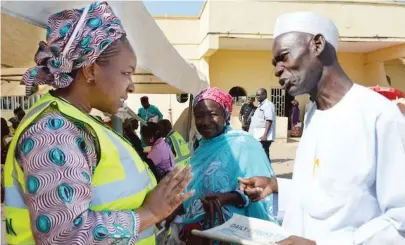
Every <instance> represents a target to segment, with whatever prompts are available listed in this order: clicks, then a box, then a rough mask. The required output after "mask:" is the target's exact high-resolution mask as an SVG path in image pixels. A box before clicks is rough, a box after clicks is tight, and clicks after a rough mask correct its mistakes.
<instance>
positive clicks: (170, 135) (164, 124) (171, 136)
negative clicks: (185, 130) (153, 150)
mask: <svg viewBox="0 0 405 245" xmlns="http://www.w3.org/2000/svg"><path fill="white" fill-rule="evenodd" d="M158 125H159V127H160V130H161V132H162V135H163V136H164V137H166V143H167V144H168V145H169V146H170V148H171V149H172V152H173V155H174V163H175V164H176V166H183V167H185V166H187V165H189V164H190V159H191V151H190V148H189V146H188V143H187V142H186V141H185V140H184V138H183V136H181V134H179V132H177V131H174V130H173V127H172V123H171V122H170V121H169V120H167V119H163V120H161V121H159V122H158Z"/></svg>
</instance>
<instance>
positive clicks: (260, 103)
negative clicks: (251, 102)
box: [259, 99, 268, 105]
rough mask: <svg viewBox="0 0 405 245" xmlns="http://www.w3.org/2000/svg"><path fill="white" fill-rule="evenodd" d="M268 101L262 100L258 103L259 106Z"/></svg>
mask: <svg viewBox="0 0 405 245" xmlns="http://www.w3.org/2000/svg"><path fill="white" fill-rule="evenodd" d="M267 101H268V100H267V99H264V100H263V101H262V102H259V105H263V104H264V103H266V102H267Z"/></svg>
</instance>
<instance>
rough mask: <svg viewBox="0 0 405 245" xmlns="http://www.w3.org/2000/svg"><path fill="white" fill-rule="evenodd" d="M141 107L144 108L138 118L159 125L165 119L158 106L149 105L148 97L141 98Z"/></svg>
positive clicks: (139, 111)
mask: <svg viewBox="0 0 405 245" xmlns="http://www.w3.org/2000/svg"><path fill="white" fill-rule="evenodd" d="M141 105H142V107H141V108H139V110H138V116H140V117H141V118H142V119H143V120H145V121H146V122H155V123H157V122H158V121H160V120H162V119H163V114H162V113H161V112H160V110H159V109H158V108H157V107H156V106H154V105H151V104H150V103H149V98H148V97H147V96H143V97H142V98H141Z"/></svg>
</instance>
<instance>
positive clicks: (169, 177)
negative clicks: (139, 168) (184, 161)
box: [159, 167, 183, 186]
mask: <svg viewBox="0 0 405 245" xmlns="http://www.w3.org/2000/svg"><path fill="white" fill-rule="evenodd" d="M181 170H183V169H182V168H179V167H175V168H174V169H173V170H172V171H170V173H169V174H167V175H166V176H165V177H164V178H163V179H162V180H161V181H160V183H159V185H162V186H166V185H167V184H169V183H170V182H171V180H172V179H173V178H174V177H175V176H176V175H178V174H179V173H180V172H181Z"/></svg>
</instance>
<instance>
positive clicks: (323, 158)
mask: <svg viewBox="0 0 405 245" xmlns="http://www.w3.org/2000/svg"><path fill="white" fill-rule="evenodd" d="M276 23H277V24H276V26H275V30H274V32H273V33H274V42H273V48H272V50H273V65H274V66H275V69H274V73H275V76H276V77H278V78H279V79H280V81H279V82H280V85H282V86H283V87H284V88H285V89H286V92H288V93H289V94H290V95H292V96H299V95H303V94H309V95H310V96H311V97H312V98H315V104H314V107H313V108H311V110H310V111H309V113H308V115H307V119H306V121H307V124H306V126H305V133H304V134H303V137H302V138H301V141H300V144H299V147H298V148H297V154H296V159H295V163H294V172H293V179H292V180H290V181H288V180H284V181H279V180H277V179H276V178H262V177H254V178H251V179H247V180H244V179H241V180H240V181H241V183H242V186H241V189H242V191H245V192H246V193H250V194H249V195H250V196H251V197H252V198H253V199H255V200H260V199H261V198H264V197H265V196H266V195H267V194H269V193H275V192H278V195H279V199H284V200H289V201H288V202H289V203H288V204H289V205H288V206H287V209H286V212H285V216H284V220H283V228H285V229H286V230H287V231H289V232H291V234H294V235H295V236H291V237H289V238H287V239H286V240H284V241H281V242H279V244H280V245H287V244H288V245H315V244H316V245H343V244H351V245H380V244H381V245H382V244H393V245H394V244H398V245H399V244H405V191H404V188H403V187H404V186H405V164H404V163H405V118H404V117H403V116H402V115H401V113H400V111H399V110H398V108H397V106H396V105H395V104H394V103H392V102H391V101H389V100H388V99H386V98H384V97H383V96H381V95H380V94H378V93H375V92H374V91H372V90H370V89H369V88H366V87H363V86H360V85H358V84H355V83H353V81H352V80H351V79H350V78H349V77H348V76H347V74H346V73H345V72H344V71H343V68H342V66H341V65H340V64H339V61H338V57H337V50H338V44H339V33H338V30H337V28H336V26H335V24H334V23H333V22H332V21H331V20H330V19H329V18H327V17H325V16H321V15H319V14H317V13H313V12H295V13H287V14H284V15H282V16H280V17H279V18H278V20H277V22H276ZM291 181H292V182H291ZM285 184H287V185H288V184H290V186H287V185H285ZM287 189H289V190H290V192H289V193H287V192H284V191H283V190H287ZM251 191H252V192H251ZM283 195H284V196H283Z"/></svg>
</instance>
